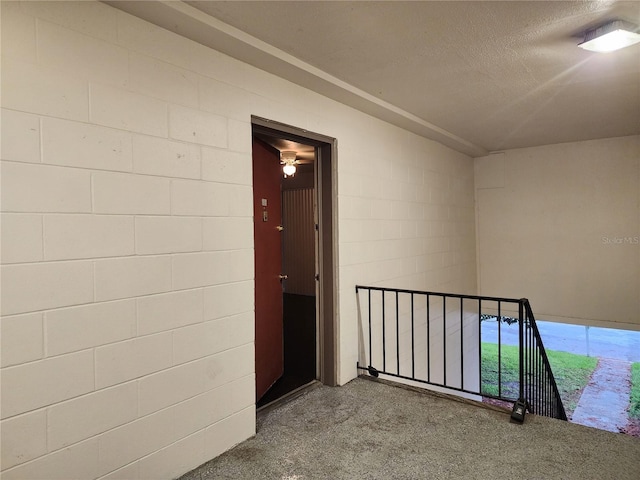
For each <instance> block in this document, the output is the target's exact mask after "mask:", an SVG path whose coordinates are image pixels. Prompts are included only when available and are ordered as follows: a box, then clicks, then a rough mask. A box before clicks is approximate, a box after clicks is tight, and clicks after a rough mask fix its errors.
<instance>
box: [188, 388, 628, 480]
mask: <svg viewBox="0 0 640 480" xmlns="http://www.w3.org/2000/svg"><path fill="white" fill-rule="evenodd" d="M257 428H258V432H257V435H256V436H255V437H254V438H251V439H249V440H247V441H245V442H243V443H242V444H240V445H238V446H237V447H235V448H234V449H232V450H230V451H228V452H226V453H225V454H223V455H221V456H220V457H218V458H215V459H213V460H212V461H210V462H208V463H206V464H204V465H202V466H201V467H200V468H198V469H196V470H194V471H192V472H190V473H188V474H186V475H185V476H183V477H182V479H183V480H213V479H216V480H217V479H235V480H242V479H247V480H249V479H256V480H257V479H274V480H275V479H277V480H303V479H304V480H312V479H438V480H439V479H478V480H481V479H488V480H499V479H509V480H514V479H576V480H587V479H593V480H606V479H615V480H626V479H628V480H639V479H640V440H639V439H637V438H633V437H630V436H627V435H623V434H616V433H611V432H606V431H602V430H596V429H593V428H590V427H584V426H582V425H576V424H571V423H568V422H563V421H560V420H554V419H550V418H544V417H538V416H535V415H527V417H526V419H525V423H524V424H523V425H518V424H514V423H510V422H509V414H508V413H505V412H503V411H498V410H496V409H490V408H484V407H480V406H478V405H477V404H473V403H470V402H463V401H456V400H451V399H449V398H445V397H442V396H435V395H431V394H429V393H422V392H416V391H412V390H407V389H405V388H401V387H395V386H390V385H388V384H385V383H380V382H376V381H372V380H369V379H364V378H359V379H356V380H353V381H352V382H350V383H348V384H347V385H345V386H343V387H334V388H330V387H324V386H323V387H320V388H317V389H314V390H311V391H309V392H308V393H305V394H304V395H302V396H300V397H298V398H296V399H294V400H292V401H291V402H289V403H287V404H285V405H283V406H281V407H279V408H277V409H274V410H271V411H268V412H264V413H263V412H261V413H260V414H259V415H258V427H257Z"/></svg>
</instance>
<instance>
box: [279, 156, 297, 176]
mask: <svg viewBox="0 0 640 480" xmlns="http://www.w3.org/2000/svg"><path fill="white" fill-rule="evenodd" d="M296 155H297V154H296V152H294V151H292V150H284V151H282V152H280V163H281V164H282V165H283V167H282V173H284V178H287V177H293V176H294V175H295V173H296V163H297V162H296Z"/></svg>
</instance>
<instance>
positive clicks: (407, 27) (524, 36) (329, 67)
mask: <svg viewBox="0 0 640 480" xmlns="http://www.w3.org/2000/svg"><path fill="white" fill-rule="evenodd" d="M115 3H119V2H114V4H115ZM140 3H142V4H145V3H147V4H149V3H153V2H138V4H140ZM185 3H187V4H188V5H187V6H185V7H193V8H191V10H192V11H197V12H198V13H199V14H200V15H205V14H206V16H208V17H213V18H215V19H217V20H220V21H222V22H224V23H226V24H228V25H231V26H233V27H236V28H237V29H239V30H241V31H242V32H246V33H248V34H249V35H251V36H252V37H255V39H259V40H262V41H264V42H266V43H267V44H270V45H272V46H274V47H277V49H280V50H281V51H282V52H285V53H287V54H290V55H292V56H293V57H296V58H297V59H299V60H301V61H302V62H305V63H306V64H308V65H310V66H312V67H316V68H318V69H320V70H322V71H323V72H326V73H327V74H329V75H330V76H332V77H335V78H336V79H338V80H342V81H344V82H346V83H348V84H349V85H351V86H353V87H356V88H357V89H358V90H359V91H362V92H365V93H366V94H368V95H371V96H373V97H375V99H374V103H375V102H377V101H378V100H379V101H380V102H381V103H382V104H383V105H390V106H392V107H398V108H399V109H401V110H403V111H404V112H403V115H405V114H408V116H410V117H412V118H413V116H415V117H417V119H418V121H417V123H424V124H426V125H427V126H428V127H429V128H430V129H431V130H433V131H435V132H436V133H435V134H434V135H435V137H434V136H432V138H438V135H440V134H442V132H441V131H440V129H441V130H444V131H446V132H444V135H445V137H446V136H447V135H449V136H450V137H452V138H453V140H451V141H448V140H447V139H445V140H447V141H445V142H444V143H448V144H450V145H452V146H454V148H456V145H455V143H456V141H458V140H460V142H458V143H460V145H462V146H461V147H460V148H459V149H460V150H461V151H467V153H469V152H471V154H473V152H474V151H475V152H481V151H483V150H484V151H497V150H503V149H508V148H518V147H526V146H535V145H545V144H553V143H560V142H569V141H578V140H587V139H595V138H605V137H614V136H623V135H631V134H638V133H640V44H639V45H635V46H632V47H629V48H626V49H623V50H620V51H618V52H613V53H609V54H596V53H592V52H587V51H584V50H582V49H580V48H578V47H577V46H576V45H577V43H579V42H580V41H581V34H582V32H583V31H584V30H585V29H587V28H589V27H593V26H595V25H597V24H599V23H600V22H602V21H605V20H608V19H623V20H627V21H630V22H633V23H635V24H640V2H637V1H632V2H614V1H570V2H557V1H514V2H509V1H506V2H503V1H499V2H485V1H471V2H466V1H446V2H432V1H418V2H400V1H389V2H373V1H367V2H344V1H340V2H315V1H297V2H273V1H257V2H251V1H231V2H218V1H188V2H185ZM116 6H117V5H116ZM140 8H141V7H139V11H138V12H137V13H136V12H134V13H136V14H137V15H138V16H143V17H144V12H142V13H141V11H140ZM148 19H150V20H151V21H154V18H152V17H149V18H148ZM200 22H201V23H202V20H200ZM155 23H159V22H158V21H157V19H156V21H155ZM160 23H161V22H160ZM174 30H179V29H178V28H177V27H176V28H174ZM184 30H185V28H184V27H183V28H182V31H181V32H180V33H182V34H185V33H187V32H185V31H184ZM187 36H189V35H188V33H187ZM203 43H205V42H203ZM217 48H218V49H221V50H223V51H224V48H220V47H219V46H218V47H217ZM228 53H230V54H232V55H234V53H235V52H233V51H231V52H228ZM234 56H238V55H237V54H236V55H234ZM246 61H249V63H254V64H259V63H260V62H255V61H254V62H252V61H251V59H247V60H246ZM259 66H260V67H261V68H268V67H265V65H264V64H259ZM278 71H279V72H284V73H283V75H284V76H287V74H286V69H282V68H280V69H279V70H278ZM290 79H291V80H292V81H296V82H297V83H303V84H304V81H301V80H300V79H299V78H295V76H292V78H290ZM305 86H308V87H310V88H314V84H313V82H311V83H309V84H307V85H305ZM316 89H317V90H319V91H321V93H324V94H327V91H324V90H323V89H322V88H316ZM335 98H339V99H341V100H342V101H345V103H349V99H348V98H345V99H342V98H340V95H336V97H335ZM353 104H354V106H356V108H360V106H359V104H358V101H354V103H353ZM365 110H366V108H365ZM374 114H375V112H374ZM379 116H381V117H382V118H384V115H383V114H381V115H379ZM405 116H407V115H405ZM422 121H423V122H422ZM395 123H397V124H402V121H399V122H395ZM410 129H411V128H410ZM418 130H419V128H416V129H414V131H418ZM426 136H429V135H426ZM465 142H467V144H468V145H466V146H465V145H463V144H464V143H465ZM469 145H471V147H469Z"/></svg>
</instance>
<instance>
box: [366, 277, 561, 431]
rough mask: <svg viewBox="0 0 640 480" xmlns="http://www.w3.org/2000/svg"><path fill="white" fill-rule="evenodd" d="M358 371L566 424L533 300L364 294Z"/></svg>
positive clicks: (379, 290) (381, 291)
mask: <svg viewBox="0 0 640 480" xmlns="http://www.w3.org/2000/svg"><path fill="white" fill-rule="evenodd" d="M356 294H357V298H358V311H359V317H360V324H361V329H360V333H361V349H360V359H361V360H362V361H366V363H365V365H366V366H365V365H361V363H360V361H358V369H360V370H366V371H368V372H369V374H371V375H374V376H378V375H386V376H389V377H392V378H397V379H401V380H402V381H410V382H417V383H418V384H428V385H431V386H435V387H440V388H443V389H447V390H452V391H454V392H461V393H464V394H469V395H478V396H483V397H490V398H494V399H499V400H505V401H509V402H514V401H516V400H517V399H524V400H525V401H526V402H527V404H528V408H529V411H530V412H531V413H536V414H538V415H544V416H548V417H553V418H559V419H562V420H566V419H567V416H566V413H565V411H564V406H563V405H562V399H561V398H560V393H559V391H558V387H557V385H556V382H555V378H554V376H553V372H552V370H551V365H550V364H549V359H548V357H547V354H546V351H545V349H544V346H543V344H542V339H541V337H540V333H539V331H538V328H537V326H536V322H535V318H534V315H533V312H532V310H531V306H530V304H529V301H528V300H527V299H511V298H499V297H484V296H474V295H459V294H452V293H441V292H424V291H417V290H404V289H394V288H383V287H368V286H361V285H358V286H356Z"/></svg>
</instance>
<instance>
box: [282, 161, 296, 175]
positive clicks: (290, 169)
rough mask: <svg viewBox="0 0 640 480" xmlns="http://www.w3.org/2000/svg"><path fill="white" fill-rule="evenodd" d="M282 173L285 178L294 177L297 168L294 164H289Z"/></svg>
mask: <svg viewBox="0 0 640 480" xmlns="http://www.w3.org/2000/svg"><path fill="white" fill-rule="evenodd" d="M282 173H284V176H285V177H293V176H294V175H295V173H296V166H295V165H294V164H293V163H287V164H286V165H285V166H284V167H282Z"/></svg>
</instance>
